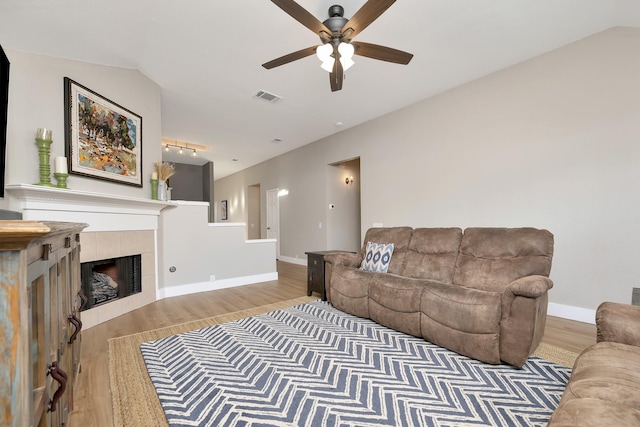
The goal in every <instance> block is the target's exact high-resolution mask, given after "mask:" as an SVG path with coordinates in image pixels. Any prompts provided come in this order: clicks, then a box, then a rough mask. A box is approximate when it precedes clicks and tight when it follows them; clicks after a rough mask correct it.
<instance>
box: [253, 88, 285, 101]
mask: <svg viewBox="0 0 640 427" xmlns="http://www.w3.org/2000/svg"><path fill="white" fill-rule="evenodd" d="M253 96H254V97H256V98H259V99H262V100H265V101H267V102H270V103H272V104H275V103H277V102H280V101H282V97H281V96H278V95H274V94H273V93H269V92H265V91H264V90H261V91H259V92H258V93H256V94H255V95H253Z"/></svg>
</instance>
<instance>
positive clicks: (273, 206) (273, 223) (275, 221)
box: [267, 188, 280, 258]
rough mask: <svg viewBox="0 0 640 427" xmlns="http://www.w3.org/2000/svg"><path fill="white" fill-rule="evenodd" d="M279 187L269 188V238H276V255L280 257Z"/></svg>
mask: <svg viewBox="0 0 640 427" xmlns="http://www.w3.org/2000/svg"><path fill="white" fill-rule="evenodd" d="M278 191H279V189H278V188H274V189H272V190H267V239H276V240H277V242H276V257H278V258H279V257H280V204H279V201H278Z"/></svg>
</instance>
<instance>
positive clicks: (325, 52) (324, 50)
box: [316, 43, 333, 62]
mask: <svg viewBox="0 0 640 427" xmlns="http://www.w3.org/2000/svg"><path fill="white" fill-rule="evenodd" d="M332 53H333V46H332V45H331V44H329V43H325V44H323V45H322V46H318V47H317V48H316V55H317V56H318V59H319V60H320V61H322V62H325V61H327V60H328V59H329V58H331V54H332Z"/></svg>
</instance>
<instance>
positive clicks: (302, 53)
mask: <svg viewBox="0 0 640 427" xmlns="http://www.w3.org/2000/svg"><path fill="white" fill-rule="evenodd" d="M317 47H318V46H312V47H307V48H305V49H301V50H299V51H297V52H292V53H289V54H287V55H284V56H281V57H280V58H276V59H274V60H272V61H269V62H265V63H264V64H262V66H263V67H264V68H266V69H267V70H270V69H272V68H275V67H279V66H280V65H284V64H288V63H289V62H293V61H296V60H298V59H302V58H305V57H307V56H311V55H313V54H315V53H316V48H317Z"/></svg>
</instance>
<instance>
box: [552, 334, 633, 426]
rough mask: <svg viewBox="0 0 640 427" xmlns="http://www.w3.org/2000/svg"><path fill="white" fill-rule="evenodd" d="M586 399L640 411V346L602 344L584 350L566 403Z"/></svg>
mask: <svg viewBox="0 0 640 427" xmlns="http://www.w3.org/2000/svg"><path fill="white" fill-rule="evenodd" d="M584 398H589V399H599V400H602V401H606V402H616V403H619V404H622V405H625V406H628V407H633V408H636V409H637V410H640V347H636V346H631V345H627V344H621V343H615V342H600V343H597V344H594V345H592V346H591V347H589V348H587V349H586V350H585V351H583V352H582V354H581V355H580V356H579V357H578V359H577V360H576V363H575V364H574V366H573V372H572V374H571V381H570V382H569V384H568V385H567V389H566V390H565V393H564V394H563V396H562V400H563V401H568V400H573V399H584ZM638 425H640V424H638Z"/></svg>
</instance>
